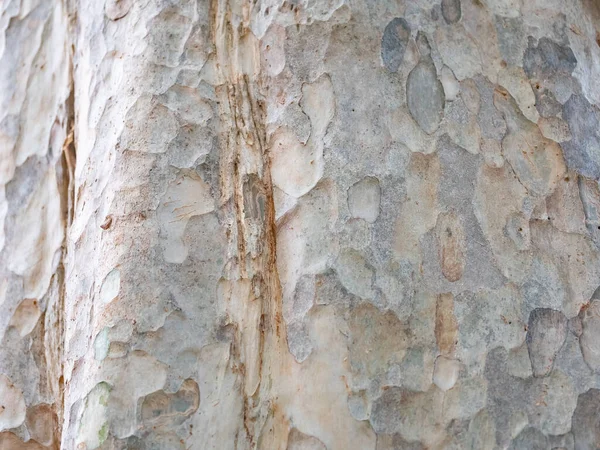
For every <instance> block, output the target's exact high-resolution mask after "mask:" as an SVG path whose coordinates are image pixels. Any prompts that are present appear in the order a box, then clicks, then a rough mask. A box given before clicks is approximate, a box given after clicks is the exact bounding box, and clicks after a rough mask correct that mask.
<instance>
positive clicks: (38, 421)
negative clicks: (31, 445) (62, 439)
mask: <svg viewBox="0 0 600 450" xmlns="http://www.w3.org/2000/svg"><path fill="white" fill-rule="evenodd" d="M57 422H58V421H57V417H56V414H55V413H54V411H53V409H52V407H51V406H50V405H48V404H45V403H41V404H39V405H35V406H31V407H30V408H27V418H26V422H25V423H26V425H27V431H29V434H30V435H31V438H32V439H35V440H36V441H37V442H39V443H40V444H42V445H45V446H47V447H49V446H51V445H52V443H53V442H54V430H56V429H57V427H58V423H57Z"/></svg>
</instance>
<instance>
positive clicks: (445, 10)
mask: <svg viewBox="0 0 600 450" xmlns="http://www.w3.org/2000/svg"><path fill="white" fill-rule="evenodd" d="M461 15H462V14H461V8H460V0H442V16H443V17H444V20H445V21H446V23H448V24H451V23H456V22H458V21H459V20H460V17H461Z"/></svg>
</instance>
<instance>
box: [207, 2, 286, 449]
mask: <svg viewBox="0 0 600 450" xmlns="http://www.w3.org/2000/svg"><path fill="white" fill-rule="evenodd" d="M234 2H236V0H213V4H212V13H213V20H214V23H213V39H214V45H215V49H216V64H217V69H218V74H219V77H220V83H219V86H218V87H217V94H218V97H219V106H220V122H221V154H220V180H221V182H220V187H221V205H223V208H224V210H225V216H226V223H227V224H228V233H227V235H228V237H229V260H230V264H229V265H228V267H229V268H228V273H227V274H226V277H227V279H228V281H229V282H230V283H231V285H233V286H234V287H232V288H231V289H230V298H229V299H228V300H227V301H228V308H227V307H226V308H227V312H228V315H229V321H230V323H231V324H233V325H234V329H235V330H236V331H235V334H234V343H233V345H232V348H233V353H234V355H233V358H234V359H235V360H236V361H235V363H234V364H235V365H236V366H238V367H240V377H241V384H242V386H241V391H242V396H243V401H244V408H243V426H244V430H245V434H246V440H247V444H248V446H249V448H277V445H278V443H281V442H285V439H281V437H280V435H281V431H280V430H283V429H284V428H285V431H284V433H287V427H281V426H279V425H281V424H283V421H281V420H274V416H275V415H276V413H277V411H278V408H277V403H276V402H277V398H276V397H277V395H276V391H277V389H276V384H277V379H278V378H279V376H278V374H279V372H280V371H281V366H282V364H283V359H282V351H286V352H287V347H286V345H285V340H284V330H283V319H282V305H281V303H282V294H281V286H280V282H279V276H278V274H277V267H276V226H275V208H274V201H273V185H272V181H271V171H270V158H269V155H268V151H267V148H266V130H265V111H264V102H263V100H262V98H263V96H262V91H261V82H260V78H259V71H258V69H257V68H258V67H259V66H260V62H259V51H258V41H257V40H256V38H255V37H254V35H253V34H252V32H251V31H250V29H249V25H248V23H249V17H248V14H249V11H250V10H251V7H252V4H251V3H250V2H249V1H247V0H237V2H238V4H233V3H234ZM235 286H238V287H237V288H236V287H235ZM240 293H241V294H240ZM236 296H237V298H234V297H236ZM274 445H275V447H274Z"/></svg>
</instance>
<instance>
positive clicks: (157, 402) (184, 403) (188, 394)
mask: <svg viewBox="0 0 600 450" xmlns="http://www.w3.org/2000/svg"><path fill="white" fill-rule="evenodd" d="M199 404H200V389H199V388H198V383H196V382H195V381H194V380H192V379H187V380H185V381H184V382H183V384H182V385H181V388H180V389H179V390H178V391H177V392H174V393H172V394H169V393H166V392H165V391H158V392H154V393H152V394H150V395H147V396H146V397H145V398H144V401H143V403H142V421H143V423H144V425H145V426H147V427H157V426H177V425H179V424H180V423H182V422H183V421H184V420H185V419H187V418H188V417H189V416H191V415H192V414H193V413H194V412H196V410H197V409H198V406H199Z"/></svg>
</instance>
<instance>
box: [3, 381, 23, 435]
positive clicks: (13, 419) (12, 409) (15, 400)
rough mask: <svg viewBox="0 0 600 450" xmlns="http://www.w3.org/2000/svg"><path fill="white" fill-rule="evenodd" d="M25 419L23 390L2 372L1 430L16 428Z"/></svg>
mask: <svg viewBox="0 0 600 450" xmlns="http://www.w3.org/2000/svg"><path fill="white" fill-rule="evenodd" d="M24 420H25V399H24V398H23V392H21V389H19V388H18V387H17V386H15V385H14V384H13V382H12V381H11V380H10V378H8V377H7V376H6V375H2V374H0V431H2V430H9V429H11V428H16V427H18V426H19V425H21V424H22V423H23V421H24Z"/></svg>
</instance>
